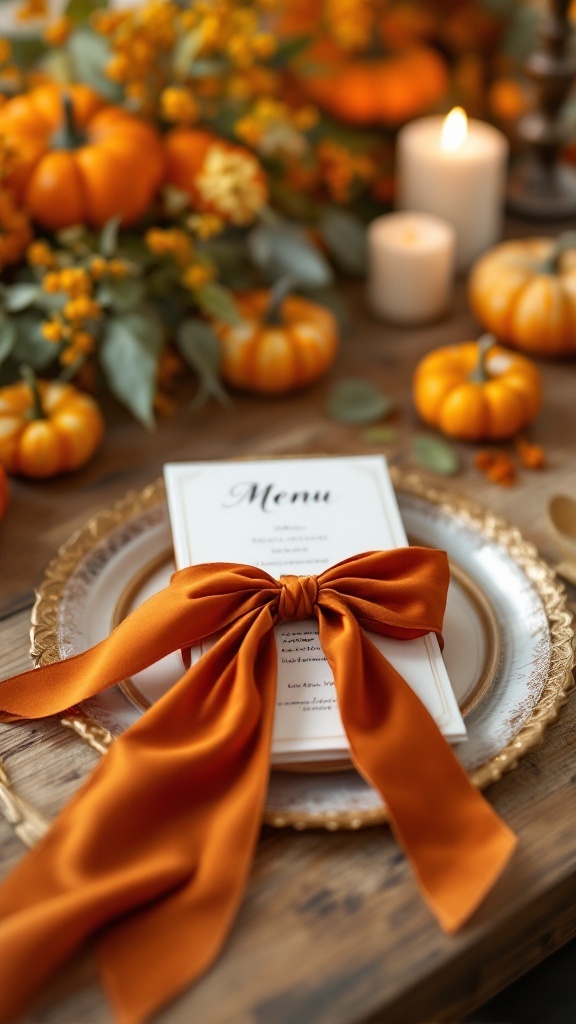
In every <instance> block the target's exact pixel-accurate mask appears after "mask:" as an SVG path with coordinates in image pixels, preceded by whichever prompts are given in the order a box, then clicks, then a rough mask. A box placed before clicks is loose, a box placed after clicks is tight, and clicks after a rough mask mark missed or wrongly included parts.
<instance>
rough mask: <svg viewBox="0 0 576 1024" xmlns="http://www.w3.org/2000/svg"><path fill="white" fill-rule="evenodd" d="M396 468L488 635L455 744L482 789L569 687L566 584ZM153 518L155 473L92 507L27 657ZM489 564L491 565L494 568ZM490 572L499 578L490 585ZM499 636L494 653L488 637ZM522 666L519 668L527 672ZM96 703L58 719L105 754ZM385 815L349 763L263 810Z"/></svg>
mask: <svg viewBox="0 0 576 1024" xmlns="http://www.w3.org/2000/svg"><path fill="white" fill-rule="evenodd" d="M393 477H394V483H395V486H396V489H397V491H398V492H399V497H400V500H401V504H402V515H403V518H404V521H405V525H406V527H407V531H408V533H409V534H410V535H412V536H422V530H421V529H419V528H418V527H419V525H420V526H421V524H422V522H423V521H425V526H426V530H425V533H426V536H425V537H422V540H423V542H425V543H430V544H433V545H436V546H443V547H445V548H446V549H447V550H448V551H449V554H450V555H451V560H452V563H453V566H454V567H455V573H456V574H459V575H460V581H461V584H462V586H464V587H465V588H468V593H469V594H470V595H471V600H472V601H473V603H474V605H475V607H476V608H477V609H478V613H479V615H480V617H481V618H482V619H483V622H484V626H483V628H484V629H485V630H486V631H487V632H486V635H487V636H488V637H490V638H491V643H490V650H491V656H490V658H489V659H487V660H486V661H485V664H484V665H483V671H482V672H481V673H480V676H479V681H478V686H477V688H476V689H475V691H474V693H473V695H472V697H471V699H470V703H469V705H468V707H467V708H466V712H467V722H468V728H469V732H470V741H469V742H468V743H467V744H461V745H460V746H459V748H458V752H459V755H460V756H461V759H462V761H463V763H464V765H465V767H466V769H467V770H468V772H469V775H470V777H471V779H472V781H473V782H474V784H475V785H477V786H480V787H483V786H486V785H488V784H489V783H490V782H493V781H495V780H497V779H498V778H500V776H501V775H502V774H503V773H504V772H505V771H509V770H510V769H512V768H514V767H515V765H516V764H517V763H518V761H519V760H520V758H521V757H523V756H524V754H525V753H526V752H527V751H528V750H531V749H532V748H534V747H535V746H536V745H537V744H538V743H540V741H541V740H542V737H543V734H544V731H545V729H546V728H547V726H548V725H549V724H550V723H551V722H552V721H554V719H555V718H556V716H557V714H558V711H559V709H560V707H561V706H562V704H563V703H564V701H565V700H566V696H567V693H568V690H569V689H570V687H571V685H572V672H571V670H572V665H573V659H574V650H573V647H574V635H573V631H572V628H571V615H570V613H569V611H568V608H567V605H566V598H565V594H564V590H563V587H562V586H561V584H560V583H559V581H558V579H557V578H556V577H555V575H554V573H553V572H552V571H551V570H550V568H549V567H548V566H547V565H546V563H545V562H544V561H543V560H542V559H541V558H540V556H539V555H538V552H537V551H536V549H535V548H534V546H533V545H531V544H529V543H527V542H525V541H524V540H523V539H522V537H521V535H520V534H519V532H518V531H517V530H516V529H514V528H513V527H510V526H509V525H508V524H507V523H505V522H504V521H503V520H502V519H500V518H498V517H496V516H494V515H493V514H492V513H491V512H488V511H487V510H485V509H482V508H480V507H478V506H476V505H473V504H471V503H470V502H468V501H467V500H466V499H464V498H461V497H459V496H458V495H455V494H452V493H450V492H446V491H441V490H438V489H436V488H434V487H431V486H429V485H428V484H426V483H424V482H423V481H422V479H421V478H420V477H418V476H416V475H409V476H408V475H404V474H401V473H399V472H398V471H395V472H394V473H393ZM160 520H166V511H165V496H164V488H163V484H162V482H161V481H156V482H155V483H154V484H152V485H150V486H149V487H147V488H145V490H144V491H142V492H140V493H137V494H136V493H133V494H129V495H127V496H126V498H124V499H123V500H122V501H120V502H119V503H118V504H117V505H115V506H114V508H112V509H108V510H106V511H104V512H102V513H100V514H99V515H97V516H94V517H93V518H92V519H90V520H89V522H88V523H87V524H86V525H85V526H84V527H83V528H82V529H81V530H79V531H78V532H77V533H76V534H74V536H73V537H71V538H70V540H69V541H68V542H67V543H66V544H64V546H63V547H62V548H61V549H60V551H59V552H58V555H57V556H56V558H55V559H54V561H53V562H52V563H51V564H50V566H49V567H48V570H47V572H46V576H45V579H44V581H43V582H42V584H41V585H40V587H39V590H38V596H37V601H36V604H35V607H34V611H33V617H32V655H33V658H34V661H35V663H36V664H47V663H50V662H53V661H56V660H58V659H59V658H60V657H62V655H63V653H66V654H70V653H74V637H73V636H71V635H63V633H62V610H63V607H64V605H65V604H66V602H67V601H68V604H69V606H70V607H73V606H74V601H75V587H76V588H77V587H78V586H79V585H80V583H81V584H82V585H83V586H84V585H88V584H89V583H90V580H88V583H86V581H82V571H83V567H84V566H86V564H87V562H89V561H90V557H91V556H94V558H95V561H96V562H98V558H99V557H100V555H98V557H96V556H95V551H96V549H98V552H102V557H104V553H105V552H106V551H109V550H110V549H111V548H113V549H114V550H115V551H116V550H121V549H122V538H124V537H125V536H126V537H128V538H130V537H132V536H133V535H134V534H137V533H138V530H141V529H146V530H148V529H150V530H153V529H158V523H159V521H160ZM483 553H484V554H485V555H486V557H485V558H484V554H483ZM165 557H166V545H165V543H164V547H163V549H162V550H161V551H160V552H159V553H158V559H159V564H160V563H161V562H162V560H163V559H165ZM485 563H486V564H485ZM495 568H496V569H498V570H499V572H496V574H495V573H494V569H495ZM143 570H145V573H149V572H150V563H149V562H148V564H147V566H146V567H142V566H140V570H139V571H143ZM494 575H496V576H498V575H500V576H501V580H500V583H499V584H498V586H497V585H496V583H494V579H493V577H494ZM134 582H135V581H134V578H133V577H130V580H129V581H128V587H129V590H130V592H131V593H130V594H129V592H128V591H126V592H125V593H124V595H123V598H122V600H119V601H117V602H116V614H118V615H122V614H123V613H124V612H125V610H126V608H127V606H128V604H129V601H128V597H129V596H131V599H132V600H133V599H134V596H135V594H134ZM140 582H141V583H142V580H141V581H140ZM491 587H492V591H491V590H490V588H491ZM514 601H516V605H515V604H514ZM127 602H128V603H127ZM111 611H112V610H110V613H111ZM509 620H510V621H509ZM108 621H109V625H110V620H108ZM511 622H514V624H515V625H514V628H515V629H516V630H517V633H518V635H516V636H515V637H513V636H512V635H511V632H510V629H511V626H510V623H511ZM518 631H519V632H518ZM498 642H499V643H500V649H499V651H497V650H496V646H493V643H494V644H495V645H496V644H497V643H498ZM520 663H522V664H524V665H525V667H526V671H525V672H524V675H522V673H521V665H520ZM125 686H129V684H128V683H127V684H125ZM93 711H94V708H93V705H92V704H91V703H90V702H87V703H86V704H85V705H83V706H82V707H80V708H76V709H74V710H73V712H71V713H70V714H68V715H67V716H66V717H65V718H64V719H63V720H62V722H63V725H65V726H66V728H69V729H72V730H73V731H74V732H75V733H77V734H78V735H79V736H80V737H81V738H82V739H83V740H84V741H85V742H87V743H88V744H90V746H92V747H93V748H94V749H95V750H97V751H98V752H100V753H105V751H106V750H107V748H108V746H109V745H110V743H111V742H113V739H114V731H115V723H114V721H113V716H110V715H109V714H108V716H107V715H106V714H104V715H103V716H101V717H100V718H98V717H97V716H96V715H95V714H94V713H93ZM493 720H494V721H496V722H497V724H498V729H497V730H496V733H497V734H498V735H495V733H494V730H493V728H492V726H493V724H494V722H493ZM491 730H492V731H491ZM502 736H504V740H502ZM339 767H341V766H339ZM8 785H9V784H8ZM385 819H386V810H385V808H384V807H383V806H382V805H381V803H380V802H379V800H378V798H377V797H376V794H374V793H373V791H371V790H370V789H369V787H367V786H366V784H365V783H363V782H362V780H360V779H359V777H358V776H356V773H355V772H353V771H343V772H327V773H325V774H322V775H320V774H318V775H315V776H309V775H301V776H298V775H296V774H292V773H282V772H274V773H273V775H272V780H271V787H270V793H269V799H268V805H267V809H266V816H265V820H266V821H267V822H268V823H269V824H272V825H276V826H278V827H282V826H286V825H290V826H293V827H295V828H310V827H322V828H327V829H330V830H333V829H338V828H361V827H365V826H368V825H373V824H377V823H379V822H382V821H384V820H385Z"/></svg>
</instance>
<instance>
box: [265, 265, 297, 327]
mask: <svg viewBox="0 0 576 1024" xmlns="http://www.w3.org/2000/svg"><path fill="white" fill-rule="evenodd" d="M292 288H293V283H292V278H290V277H279V278H278V280H277V281H275V282H274V284H273V285H272V287H271V289H270V293H269V296H268V305H267V306H266V311H265V313H264V323H265V324H269V325H270V326H276V327H278V326H279V325H280V324H282V323H283V319H282V303H283V302H284V299H285V298H286V296H287V295H289V294H290V292H291V291H292Z"/></svg>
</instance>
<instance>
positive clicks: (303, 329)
mask: <svg viewBox="0 0 576 1024" xmlns="http://www.w3.org/2000/svg"><path fill="white" fill-rule="evenodd" d="M236 301H237V305H238V308H239V311H240V314H241V316H242V319H243V321H244V322H243V323H242V324H238V325H230V324H223V323H220V324H218V325H217V326H216V332H217V334H218V338H219V341H220V349H221V355H222V362H221V366H220V371H221V374H222V377H223V379H224V380H225V381H226V382H227V383H228V384H231V385H232V386H233V387H237V388H241V389H243V390H244V391H254V392H256V393H258V394H263V395H277V394H283V393H285V392H288V391H294V390H296V389H297V388H300V387H303V386H304V385H306V384H311V383H312V381H315V380H317V379H318V377H321V376H322V374H323V373H324V372H325V371H326V370H327V369H328V367H329V366H330V364H331V363H332V361H333V359H334V356H335V354H336V349H337V347H338V327H337V324H336V320H335V318H334V317H333V315H332V313H330V311H329V310H327V309H326V308H325V307H324V306H319V305H317V304H316V303H314V302H310V301H309V300H308V299H303V298H301V297H300V296H298V295H289V296H287V297H286V298H284V300H283V301H282V302H281V303H280V302H279V303H278V304H276V303H275V302H274V299H272V302H271V293H269V292H261V291H259V292H248V293H246V294H245V295H239V296H237V299H236ZM278 306H279V307H280V308H278Z"/></svg>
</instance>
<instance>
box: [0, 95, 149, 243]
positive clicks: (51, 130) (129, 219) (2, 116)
mask: <svg viewBox="0 0 576 1024" xmlns="http://www.w3.org/2000/svg"><path fill="white" fill-rule="evenodd" d="M0 134H1V135H3V136H4V137H5V139H6V141H7V143H8V145H10V146H11V147H12V148H13V149H14V151H15V157H16V159H15V166H14V169H13V171H12V173H11V174H10V176H9V177H8V179H7V181H6V184H7V185H8V187H10V188H11V189H12V190H13V192H14V193H15V194H16V196H17V198H18V200H19V201H20V202H21V203H22V204H23V205H24V206H25V207H26V208H27V209H28V211H29V213H30V215H31V216H32V217H33V219H34V220H36V221H37V222H38V223H39V224H41V225H42V226H43V227H45V228H49V229H51V230H58V229H60V228H64V227H68V226H69V225H71V224H89V225H91V226H92V227H102V225H103V224H105V223H106V221H107V220H110V218H111V217H114V216H118V217H120V218H121V219H122V222H123V223H124V224H130V223H133V222H134V221H137V220H138V219H139V218H140V217H141V216H142V215H143V214H144V213H145V212H146V210H147V209H148V206H149V205H150V202H151V200H152V197H153V195H154V192H155V191H156V189H157V188H158V186H159V184H160V182H161V180H162V175H163V170H164V152H163V147H162V142H161V139H160V136H159V135H158V133H157V131H156V130H155V128H153V127H152V126H151V125H149V124H146V123H145V122H144V121H141V120H140V119H139V118H137V117H134V116H133V115H131V114H129V113H127V112H126V111H125V110H123V109H122V108H121V107H116V106H110V105H107V104H106V103H105V102H104V101H103V99H102V98H101V97H100V96H99V95H98V94H97V93H96V92H94V90H92V89H90V88H89V87H88V86H86V85H71V86H67V87H66V88H63V87H60V86H58V85H42V86H39V87H38V88H37V89H32V91H31V92H29V93H26V94H23V95H22V96H17V97H15V98H14V99H12V100H9V101H8V102H7V103H5V104H4V106H3V107H2V108H0Z"/></svg>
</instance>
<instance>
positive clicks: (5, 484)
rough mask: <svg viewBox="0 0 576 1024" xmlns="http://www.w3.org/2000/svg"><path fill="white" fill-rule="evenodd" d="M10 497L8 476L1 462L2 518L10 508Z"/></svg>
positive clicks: (0, 499) (0, 500)
mask: <svg viewBox="0 0 576 1024" xmlns="http://www.w3.org/2000/svg"><path fill="white" fill-rule="evenodd" d="M9 497H10V495H9V493H8V479H7V477H6V472H5V470H4V466H3V465H2V463H0V519H2V516H3V515H4V513H5V511H6V509H7V508H8V500H9Z"/></svg>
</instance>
